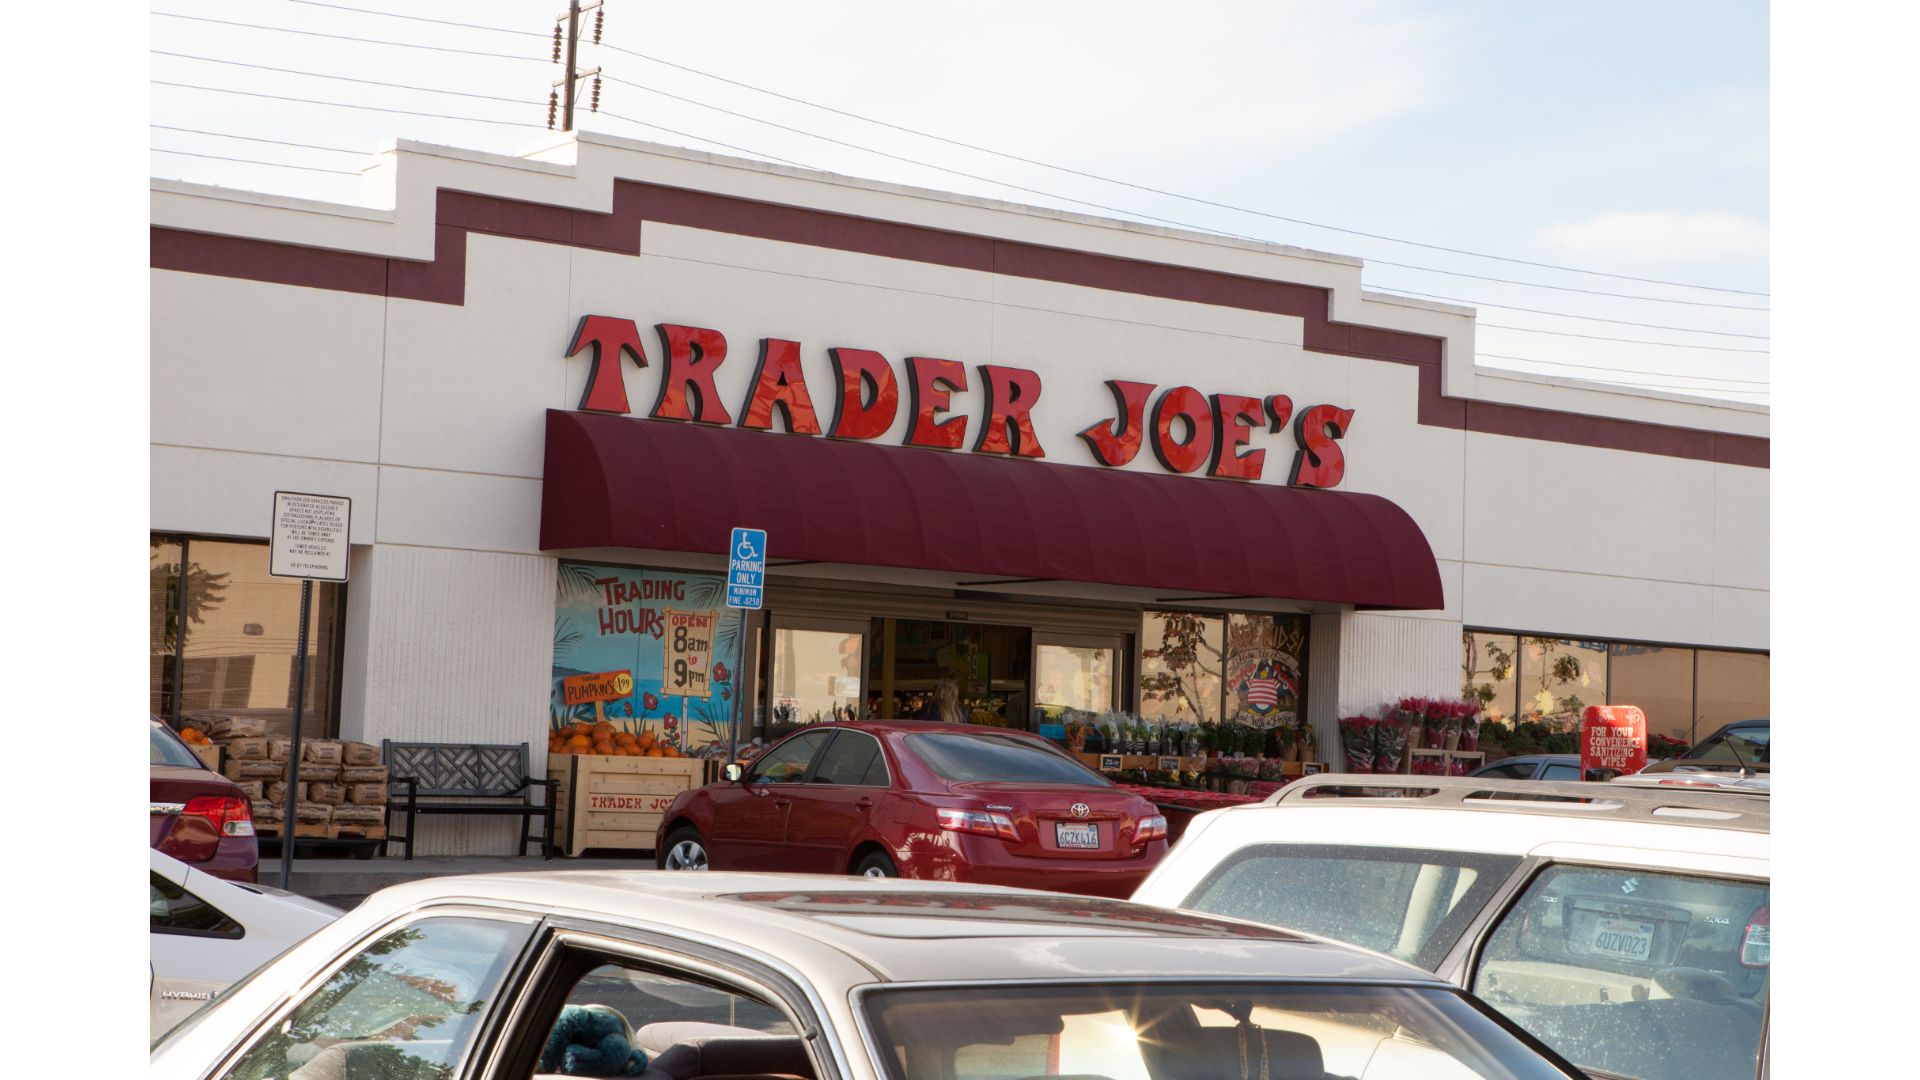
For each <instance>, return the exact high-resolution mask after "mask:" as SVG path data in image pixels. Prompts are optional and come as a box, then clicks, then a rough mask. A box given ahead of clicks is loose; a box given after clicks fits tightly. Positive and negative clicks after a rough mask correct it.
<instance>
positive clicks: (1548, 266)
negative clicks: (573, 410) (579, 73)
mask: <svg viewBox="0 0 1920 1080" xmlns="http://www.w3.org/2000/svg"><path fill="white" fill-rule="evenodd" d="M286 2H287V3H294V4H305V5H307V6H309V7H321V8H331V9H333V10H335V11H351V12H356V13H359V14H362V15H384V16H387V17H389V18H395V19H408V20H412V21H415V22H429V23H437V24H439V25H442V26H459V27H464V28H466V29H469V30H490V31H493V32H495V33H502V34H519V35H522V36H526V37H538V38H543V39H544V37H545V35H542V34H537V33H534V32H532V31H529V30H513V29H509V28H507V27H504V26H482V25H480V24H478V23H465V22H452V21H448V20H445V19H428V18H422V17H420V16H417V15H401V14H397V13H395V12H389V11H374V10H371V9H368V8H356V7H347V6H345V5H342V4H328V3H321V2H319V0H286ZM602 44H603V46H604V47H605V48H608V49H611V50H613V51H614V52H617V53H623V54H625V55H627V56H631V57H634V58H635V59H639V60H646V61H648V62H650V63H655V64H660V65H663V66H665V67H670V68H674V69H676V70H678V71H685V72H688V73H689V74H693V75H698V76H701V77H702V78H707V79H712V80H714V81H716V82H723V83H726V84H727V85H729V86H737V87H739V88H741V89H743V90H751V91H753V92H755V93H758V94H766V95H768V96H769V97H776V98H779V99H781V100H782V101H790V102H793V103H794V104H796V105H805V106H806V107H808V108H811V109H819V110H821V111H822V112H830V113H833V114H835V115H837V116H844V117H847V118H848V119H851V120H859V121H861V122H862V123H868V124H874V125H877V126H879V127H884V128H888V129H890V130H893V131H898V132H902V133H904V134H908V135H916V136H919V137H920V138H923V139H932V140H933V141H935V142H942V143H946V144H947V145H949V146H957V147H960V148H962V149H966V150H972V151H975V152H976V153H982V154H992V155H993V156H995V157H1000V158H1005V159H1007V160H1009V161H1018V162H1021V163H1022V164H1026V165H1035V166H1038V167H1040V168H1043V169H1052V170H1054V171H1056V172H1062V173H1067V174H1069V175H1072V176H1079V177H1083V178H1085V179H1088V180H1098V181H1100V182H1102V183H1107V184H1115V185H1118V186H1120V187H1126V188H1132V189H1134V190H1135V191H1144V192H1148V193H1150V194H1154V195H1163V196H1166V197H1168V198H1173V199H1180V200H1183V201H1186V202H1191V203H1196V204H1199V205H1202V206H1211V207H1214V208H1216V209H1220V210H1230V211H1234V212H1236V213H1242V214H1252V215H1254V216H1256V217H1264V218H1271V219H1273V220H1275V221H1284V222H1287V223H1289V224H1293V225H1304V226H1306V227H1308V228H1313V229H1324V230H1326V231H1328V232H1337V233H1345V234H1347V235H1349V236H1363V237H1366V238H1368V239H1371V240H1383V241H1386V242H1388V243H1394V244H1406V245H1408V246H1410V247H1418V248H1426V249H1427V250H1430V251H1443V252H1447V253H1449V254H1453V255H1469V256H1473V257H1475V258H1480V259H1492V260H1495V261H1498V262H1506V263H1515V264H1518V265H1521V266H1533V267H1538V268H1540V269H1543V270H1560V271H1564V272H1567V273H1574V274H1590V275H1594V276H1597V277H1609V278H1617V279H1619V280H1622V281H1638V282H1642V283H1645V284H1649V285H1671V286H1675V287H1678V288H1685V289H1703V290H1707V291H1711V292H1728V293H1737V294H1740V295H1743V296H1766V295H1768V294H1767V293H1764V292H1754V291H1751V290H1747V289H1729V288H1722V287H1720V286H1717V285H1696V284H1692V283H1690V282H1684V281H1667V280H1663V279H1660V278H1646V277H1635V276H1633V275H1631V274H1615V273H1609V272H1607V271H1603V270H1586V269H1582V268H1580V267H1577V266H1562V265H1560V264H1557V263H1548V262H1536V261H1534V260H1531V259H1517V258H1510V257H1508V256H1504V255H1492V254H1488V253H1486V252H1483V251H1472V250H1469V249H1466V248H1455V247H1448V246H1446V245H1444V244H1429V243H1425V242H1422V241H1419V240H1406V239H1403V238H1401V237H1397V236H1388V235H1385V234H1383V233H1372V232H1366V231H1364V230H1361V229H1349V228H1345V227H1343V226H1339V225H1327V224H1323V223H1321V222H1317V221H1307V220H1305V219H1303V218H1293V217H1287V216H1285V215H1283V214H1275V213H1271V212H1269V211H1265V210H1256V209H1253V208H1251V207H1245V206H1236V205H1234V204H1232V203H1225V202H1218V201H1215V200H1213V199H1206V198H1202V197H1200V196H1196V195H1186V194H1182V193H1180V192H1177V191H1168V190H1165V189H1162V188H1156V187H1152V186H1150V185H1147V184H1137V183H1133V182H1132V181H1128V180H1120V179H1116V178H1114V177H1111V176H1104V175H1101V174H1099V173H1091V172H1085V171H1083V170H1080V169H1075V168H1071V167H1069V166H1065V165H1059V164H1055V163H1053V162H1049V161H1041V160H1038V159H1036V158H1029V157H1022V156H1021V155H1019V154H1012V153H1007V152H1006V151H1003V150H995V149H993V148H992V147H987V146H980V145H978V144H975V143H970V142H966V141H964V140H961V139H954V138H949V137H947V136H945V135H936V134H934V133H932V132H929V131H922V130H920V129H918V128H911V127H907V126H906V125H904V124H895V123H890V122H888V121H886V120H881V119H878V118H876V117H872V116H866V115H863V114H861V113H856V112H851V111H848V110H846V109H840V108H835V107H834V106H832V105H823V104H821V103H819V102H817V101H808V100H807V99H805V98H801V97H796V96H794V95H792V94H786V93H782V92H780V91H778V90H769V89H767V88H766V87H763V86H755V85H754V84H752V83H747V82H741V81H739V80H737V79H729V78H727V77H725V76H723V75H715V74H713V73H712V72H709V71H702V70H700V69H699V68H695V67H689V66H687V65H685V64H677V63H674V62H673V61H671V60H666V59H662V58H661V57H657V56H650V55H648V54H646V53H642V52H636V51H634V50H632V49H625V48H622V47H620V46H618V45H614V44H612V43H610V42H607V43H602ZM609 78H611V76H609ZM613 81H615V82H619V81H620V80H618V79H614V80H613ZM642 89H645V88H642Z"/></svg>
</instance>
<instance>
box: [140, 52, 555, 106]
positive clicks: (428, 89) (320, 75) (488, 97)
mask: <svg viewBox="0 0 1920 1080" xmlns="http://www.w3.org/2000/svg"><path fill="white" fill-rule="evenodd" d="M147 51H148V52H149V53H152V54H153V55H155V56H172V57H176V58H178V59H181V60H204V61H206V62H207V63H209V64H225V65H227V66H229V67H243V68H253V69H254V70H255V71H277V72H279V73H280V74H282V75H305V76H307V77H308V78H313V79H332V80H334V81H335V82H350V83H360V84H362V85H364V86H384V87H387V88H388V89H392V90H418V91H420V92H421V93H424V94H449V95H451V96H453V97H464V98H477V99H479V100H481V101H504V102H507V103H509V104H512V105H540V104H544V103H543V102H536V101H531V100H529V99H527V98H510V97H499V96H496V95H494V94H475V93H471V92H469V91H466V90H441V89H438V88H436V87H432V86H411V85H409V84H407V83H390V82H381V81H379V80H377V79H356V78H354V77H353V76H351V75H328V74H326V73H324V72H319V71H300V70H298V69H296V68H283V67H272V66H270V65H267V64H249V63H245V62H243V61H240V60H222V59H220V58H218V57H213V56H194V55H192V54H190V53H177V52H167V51H166V50H164V49H148V50H147Z"/></svg>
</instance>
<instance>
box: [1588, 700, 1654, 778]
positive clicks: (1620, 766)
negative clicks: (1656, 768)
mask: <svg viewBox="0 0 1920 1080" xmlns="http://www.w3.org/2000/svg"><path fill="white" fill-rule="evenodd" d="M1646 767H1647V714H1646V713H1643V712H1641V711H1640V707H1639V706H1637V705H1589V706H1587V711H1586V715H1584V716H1582V717H1581V718H1580V775H1582V776H1586V775H1587V770H1589V769H1616V770H1618V771H1620V772H1622V773H1637V772H1639V771H1640V770H1641V769H1644V768H1646Z"/></svg>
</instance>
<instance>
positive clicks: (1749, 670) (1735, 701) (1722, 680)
mask: <svg viewBox="0 0 1920 1080" xmlns="http://www.w3.org/2000/svg"><path fill="white" fill-rule="evenodd" d="M1769 661H1770V658H1769V657H1768V656H1767V655H1766V654H1765V653H1742V652H1722V651H1719V650H1715V649H1701V650H1700V655H1699V663H1700V684H1699V685H1700V690H1699V693H1700V702H1699V704H1698V705H1697V706H1696V707H1695V710H1694V711H1695V714H1696V720H1695V722H1694V729H1693V734H1694V741H1695V742H1698V741H1699V740H1701V739H1704V738H1706V737H1707V736H1709V735H1711V734H1713V733H1714V732H1716V731H1718V730H1720V728H1721V727H1722V726H1724V725H1726V724H1731V723H1733V722H1734V721H1735V720H1751V719H1753V718H1755V717H1760V716H1766V715H1767V714H1768V713H1767V710H1768V706H1769V701H1770V698H1771V693H1770V691H1771V683H1770V674H1771V670H1770V666H1769Z"/></svg>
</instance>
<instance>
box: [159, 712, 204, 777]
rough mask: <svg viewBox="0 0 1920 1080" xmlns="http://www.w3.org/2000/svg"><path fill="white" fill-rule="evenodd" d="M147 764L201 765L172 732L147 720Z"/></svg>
mask: <svg viewBox="0 0 1920 1080" xmlns="http://www.w3.org/2000/svg"><path fill="white" fill-rule="evenodd" d="M147 736H148V739H147V758H148V761H147V764H149V765H180V766H184V767H186V768H189V769H198V768H200V767H201V765H200V759H199V758H197V757H195V756H194V755H193V751H191V750H189V749H187V747H186V745H185V744H184V743H182V742H181V741H180V740H179V739H177V738H174V736H173V733H172V732H170V731H168V730H167V729H166V728H164V727H161V726H160V725H159V724H156V723H153V722H152V721H148V722H147Z"/></svg>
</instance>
